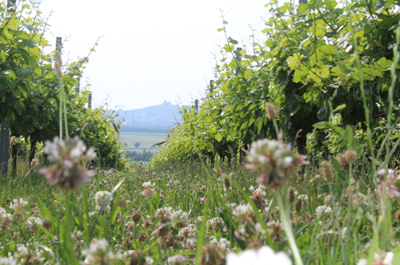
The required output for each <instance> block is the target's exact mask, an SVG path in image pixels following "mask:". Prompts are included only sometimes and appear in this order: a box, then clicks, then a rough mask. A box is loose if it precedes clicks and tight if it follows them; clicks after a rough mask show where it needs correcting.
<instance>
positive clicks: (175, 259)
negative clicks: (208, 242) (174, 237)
mask: <svg viewBox="0 0 400 265" xmlns="http://www.w3.org/2000/svg"><path fill="white" fill-rule="evenodd" d="M185 261H186V259H185V257H184V256H181V255H175V256H172V257H168V259H167V263H168V265H178V264H183V263H185Z"/></svg>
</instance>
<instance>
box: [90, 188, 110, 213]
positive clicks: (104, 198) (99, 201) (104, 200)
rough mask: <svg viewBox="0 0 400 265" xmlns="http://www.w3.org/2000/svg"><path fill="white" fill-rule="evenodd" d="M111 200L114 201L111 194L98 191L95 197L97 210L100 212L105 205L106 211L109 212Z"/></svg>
mask: <svg viewBox="0 0 400 265" xmlns="http://www.w3.org/2000/svg"><path fill="white" fill-rule="evenodd" d="M111 199H112V197H111V192H108V191H98V192H97V193H96V195H94V200H95V202H96V210H100V209H101V207H102V206H103V204H104V209H105V210H108V211H109V210H110V202H111Z"/></svg>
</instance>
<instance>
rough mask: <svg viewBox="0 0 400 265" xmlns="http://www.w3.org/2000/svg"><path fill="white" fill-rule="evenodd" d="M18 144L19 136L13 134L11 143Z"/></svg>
mask: <svg viewBox="0 0 400 265" xmlns="http://www.w3.org/2000/svg"><path fill="white" fill-rule="evenodd" d="M16 144H17V137H16V136H11V138H10V145H16Z"/></svg>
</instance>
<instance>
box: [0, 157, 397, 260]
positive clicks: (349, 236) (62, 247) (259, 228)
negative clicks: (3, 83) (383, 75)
mask: <svg viewBox="0 0 400 265" xmlns="http://www.w3.org/2000/svg"><path fill="white" fill-rule="evenodd" d="M360 163H361V161H358V162H356V163H355V165H354V168H356V169H355V171H354V174H353V176H354V178H352V180H351V181H350V182H349V183H347V184H346V185H345V186H344V185H342V184H341V183H344V182H343V180H342V178H343V177H344V178H345V177H346V176H348V172H337V174H335V175H334V177H333V179H332V180H331V181H329V182H327V181H326V180H324V178H323V176H322V174H320V173H321V170H320V169H317V168H310V167H305V169H304V172H303V173H302V174H293V175H291V176H288V185H287V186H286V187H285V188H283V189H282V190H281V194H282V197H283V201H284V204H285V209H287V213H288V214H290V221H291V225H292V227H293V233H294V236H295V241H296V245H297V247H298V249H299V253H300V255H301V257H302V261H303V264H357V262H358V261H359V260H360V259H361V258H363V257H367V255H368V248H369V247H370V246H371V244H373V242H372V238H373V236H374V229H373V227H374V224H375V223H376V222H379V220H380V219H379V213H378V209H377V207H378V206H379V205H380V203H381V197H380V195H379V194H378V193H377V192H376V191H375V190H374V189H371V187H374V185H375V184H374V178H373V177H372V170H371V168H367V169H365V168H364V167H359V166H360V165H359V164H360ZM40 167H44V165H38V166H37V167H35V168H34V169H33V170H32V171H31V172H30V173H29V174H28V176H26V174H21V175H18V176H15V177H14V178H10V177H8V178H7V177H3V178H2V179H1V180H0V182H1V187H2V193H1V197H0V205H1V207H3V209H4V210H5V211H6V212H7V213H8V214H11V216H12V219H13V220H12V221H11V223H8V222H6V221H4V220H6V218H5V215H3V216H2V218H1V219H2V235H1V237H0V244H1V246H2V248H1V250H0V256H3V257H6V256H8V255H11V256H15V257H16V258H17V260H19V261H20V262H21V261H22V260H26V261H28V260H30V262H31V263H29V262H28V263H23V262H21V264H35V263H33V262H34V261H35V260H39V261H40V264H42V263H44V262H48V263H46V264H54V263H56V262H60V263H61V264H78V262H79V261H84V260H85V255H83V253H85V252H84V250H85V249H87V248H89V246H90V244H91V242H92V244H95V243H94V242H101V241H100V239H105V240H106V242H108V244H109V245H108V246H106V249H107V251H106V253H105V254H104V253H103V254H99V255H103V256H104V257H103V258H104V259H107V258H108V259H109V261H108V262H109V263H106V262H105V263H100V262H97V263H96V262H95V263H87V264H111V262H112V263H113V264H126V263H127V262H132V260H133V259H134V258H135V255H139V256H140V255H141V257H142V258H143V259H144V258H146V257H147V261H146V263H130V264H151V262H153V263H154V264H167V262H168V258H171V257H172V256H175V255H182V256H184V257H185V263H184V264H198V263H199V260H201V257H202V255H204V253H202V252H201V250H202V249H204V248H202V247H203V245H204V246H206V245H208V244H214V245H215V246H216V247H217V250H218V251H219V252H221V253H223V258H221V259H222V260H221V259H220V260H219V262H220V263H218V264H223V263H221V262H224V261H223V259H224V257H225V255H226V254H227V253H229V252H231V251H236V252H239V250H240V249H242V250H244V249H249V248H250V249H251V248H259V247H260V246H261V245H269V246H270V247H271V248H272V249H273V250H274V251H284V252H285V253H286V254H287V255H288V256H291V253H292V252H291V251H290V250H289V247H288V241H287V235H286V232H285V229H283V227H282V223H281V216H280V213H279V212H280V210H279V208H280V206H279V205H278V202H277V199H276V192H273V191H270V190H268V189H265V188H264V187H262V186H258V184H257V182H256V179H257V175H258V173H259V172H251V171H249V170H248V169H246V168H244V166H241V165H234V166H232V165H227V164H218V166H216V168H218V170H216V171H218V172H219V173H216V172H215V171H213V169H212V168H211V167H210V166H209V165H208V164H205V163H193V164H179V163H176V164H173V165H157V166H156V165H151V164H150V165H141V164H138V163H135V164H129V166H127V167H126V168H125V170H124V171H122V172H118V171H116V170H113V169H111V170H101V169H98V170H95V171H96V172H97V173H96V175H95V176H94V177H93V179H92V181H91V182H90V183H88V184H86V185H85V186H83V187H82V188H79V189H75V190H74V191H73V192H65V191H64V192H60V191H59V190H57V189H55V188H54V187H53V186H50V185H49V184H48V183H47V181H46V180H45V178H44V177H43V175H42V174H40V173H38V172H37V169H38V168H40ZM358 168H363V170H362V171H361V170H359V169H358ZM365 170H367V171H365ZM119 185H120V186H119ZM115 187H117V188H115ZM288 187H290V188H288ZM146 190H151V191H152V192H150V195H152V196H148V195H146V192H145V191H146ZM104 191H105V192H106V193H105V194H106V196H105V197H103V201H102V200H99V199H97V201H96V198H97V197H99V195H96V194H98V193H99V192H100V193H101V192H104ZM107 192H108V193H107ZM20 198H22V200H24V201H26V202H27V203H26V205H25V206H23V207H22V208H21V209H20V210H16V209H12V208H10V203H13V201H14V200H19V199H20ZM107 198H108V199H109V201H107ZM60 206H61V208H60ZM246 207H247V208H246ZM252 208H254V209H253V210H252ZM281 208H282V206H281ZM243 209H246V210H243ZM254 210H255V211H254ZM398 210H399V205H398V203H396V201H393V205H391V207H390V208H388V209H387V213H388V215H390V218H387V217H386V218H385V220H384V221H385V222H388V223H387V230H386V231H385V234H384V235H381V237H380V240H379V251H378V252H377V253H381V254H382V253H386V252H387V251H394V253H395V255H396V257H397V258H399V257H400V252H399V251H398V249H400V248H399V243H398V241H397V240H398V229H397V226H398V222H399V221H398V220H397V219H396V218H400V217H398V214H397V211H398ZM241 211H242V212H241ZM68 212H69V214H70V216H69V214H68ZM395 213H396V215H395ZM18 215H22V216H23V219H22V220H17V219H18V218H17V216H18ZM68 216H69V217H68ZM32 217H37V218H38V220H39V221H37V222H36V223H35V222H34V221H35V220H36V219H33V218H32ZM68 222H69V225H68ZM45 223H46V225H45ZM49 224H50V225H49ZM45 226H46V228H44V227H45ZM67 227H68V229H67ZM23 246H25V247H26V248H27V249H29V251H31V252H29V253H27V252H24V251H23V250H24V247H23ZM138 250H142V252H140V254H138V253H139V251H138ZM198 250H200V251H198ZM109 251H111V252H112V253H114V254H116V253H119V254H121V255H119V256H118V255H116V256H117V257H118V258H117V259H115V260H113V261H111V257H110V255H109ZM133 251H136V252H135V253H136V254H135V253H133ZM396 251H397V252H396ZM92 254H93V253H92ZM196 257H197V259H196ZM170 260H171V259H170ZM168 264H172V263H171V262H170V263H168ZM202 264H211V263H204V262H203V263H202ZM266 264H268V263H266ZM393 264H396V263H393Z"/></svg>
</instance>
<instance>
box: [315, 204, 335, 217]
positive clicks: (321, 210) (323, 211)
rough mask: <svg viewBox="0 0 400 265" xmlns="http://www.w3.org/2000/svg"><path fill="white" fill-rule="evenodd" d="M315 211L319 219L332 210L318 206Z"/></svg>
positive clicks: (324, 206)
mask: <svg viewBox="0 0 400 265" xmlns="http://www.w3.org/2000/svg"><path fill="white" fill-rule="evenodd" d="M315 211H316V212H317V217H318V218H319V217H321V216H322V215H324V214H327V213H330V212H332V208H331V207H329V206H326V205H321V206H318V207H317V208H316V209H315Z"/></svg>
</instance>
